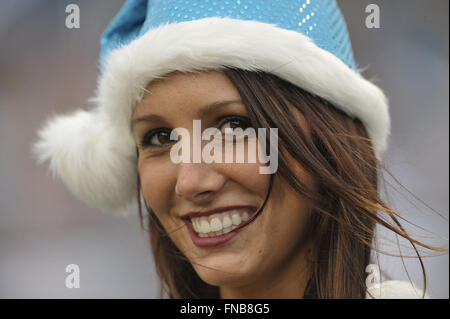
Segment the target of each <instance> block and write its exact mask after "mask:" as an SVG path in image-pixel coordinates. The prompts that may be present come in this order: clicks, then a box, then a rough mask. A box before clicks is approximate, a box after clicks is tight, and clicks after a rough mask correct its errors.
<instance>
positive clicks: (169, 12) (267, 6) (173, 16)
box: [100, 0, 356, 70]
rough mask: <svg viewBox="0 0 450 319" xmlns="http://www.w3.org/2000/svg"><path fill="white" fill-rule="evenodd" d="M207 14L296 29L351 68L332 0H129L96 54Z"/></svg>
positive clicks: (348, 49)
mask: <svg viewBox="0 0 450 319" xmlns="http://www.w3.org/2000/svg"><path fill="white" fill-rule="evenodd" d="M206 17H229V18H234V19H242V20H256V21H259V22H265V23H270V24H275V25H277V26H279V27H281V28H284V29H288V30H293V31H297V32H300V33H302V34H304V35H306V36H308V37H310V38H311V39H312V40H313V41H314V42H315V43H316V44H317V46H319V47H320V48H322V49H324V50H327V51H329V52H331V53H333V54H334V55H336V56H337V57H338V58H340V59H341V60H342V61H343V62H345V63H346V64H347V65H348V66H349V67H350V68H352V69H354V70H356V66H355V62H354V58H353V52H352V47H351V43H350V40H349V36H348V32H347V27H346V24H345V21H344V18H343V16H342V14H341V12H340V10H339V8H338V6H337V4H336V2H335V1H334V0H278V1H275V0H234V1H212V0H129V1H127V2H126V3H125V4H124V6H123V7H122V9H121V10H120V12H119V13H118V14H117V16H116V17H115V18H114V19H113V21H112V22H111V24H110V25H109V27H108V28H107V30H106V31H105V32H104V34H103V36H102V39H101V47H102V49H101V54H100V58H101V60H104V59H105V58H106V56H107V54H108V52H109V51H110V50H112V49H114V48H116V47H118V46H119V45H126V44H128V43H129V42H131V41H132V40H134V39H135V38H137V37H139V36H141V35H143V34H144V33H146V32H147V31H148V30H150V29H153V28H155V27H158V26H160V25H163V24H166V23H177V22H182V21H191V20H197V19H201V18H206ZM267 41H270V39H267Z"/></svg>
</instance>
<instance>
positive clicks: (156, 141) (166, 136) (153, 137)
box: [141, 129, 176, 147]
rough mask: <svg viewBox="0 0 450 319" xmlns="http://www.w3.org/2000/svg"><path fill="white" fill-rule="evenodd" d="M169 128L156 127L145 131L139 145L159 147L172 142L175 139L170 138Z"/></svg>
mask: <svg viewBox="0 0 450 319" xmlns="http://www.w3.org/2000/svg"><path fill="white" fill-rule="evenodd" d="M170 133H171V130H169V129H157V130H152V131H150V132H149V133H147V134H146V135H145V136H144V138H143V140H142V143H141V145H142V146H143V147H161V146H166V145H169V144H174V143H175V142H176V141H174V140H171V139H170Z"/></svg>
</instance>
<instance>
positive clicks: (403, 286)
mask: <svg viewBox="0 0 450 319" xmlns="http://www.w3.org/2000/svg"><path fill="white" fill-rule="evenodd" d="M422 295H423V291H422V290H421V289H418V288H416V287H414V286H413V285H412V284H411V283H410V282H407V281H399V280H388V281H384V282H381V283H375V284H372V285H370V286H368V287H367V293H366V299H420V298H422ZM424 298H425V299H428V298H429V297H428V295H426V294H425V297H424Z"/></svg>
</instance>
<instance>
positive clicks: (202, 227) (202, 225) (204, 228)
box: [199, 218, 211, 233]
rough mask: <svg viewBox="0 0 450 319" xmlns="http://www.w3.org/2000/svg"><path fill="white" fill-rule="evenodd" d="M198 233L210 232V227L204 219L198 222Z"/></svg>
mask: <svg viewBox="0 0 450 319" xmlns="http://www.w3.org/2000/svg"><path fill="white" fill-rule="evenodd" d="M199 230H200V232H201V233H209V232H210V231H211V227H210V226H209V223H208V221H207V220H206V218H205V219H202V220H201V221H200V229H199Z"/></svg>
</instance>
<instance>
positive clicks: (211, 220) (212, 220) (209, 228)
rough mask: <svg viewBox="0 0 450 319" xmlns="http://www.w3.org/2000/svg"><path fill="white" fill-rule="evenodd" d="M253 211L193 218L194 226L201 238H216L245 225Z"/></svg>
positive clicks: (232, 211)
mask: <svg viewBox="0 0 450 319" xmlns="http://www.w3.org/2000/svg"><path fill="white" fill-rule="evenodd" d="M249 213H251V210H249V209H248V208H246V209H243V208H241V209H232V210H227V211H224V212H220V213H215V214H212V215H209V216H202V217H191V223H192V226H193V228H194V230H195V232H196V233H197V235H198V236H199V237H215V236H220V235H224V234H227V233H229V232H231V231H232V230H234V229H235V228H236V227H238V226H239V225H240V224H242V223H244V222H245V221H246V220H247V219H248V217H249Z"/></svg>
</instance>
